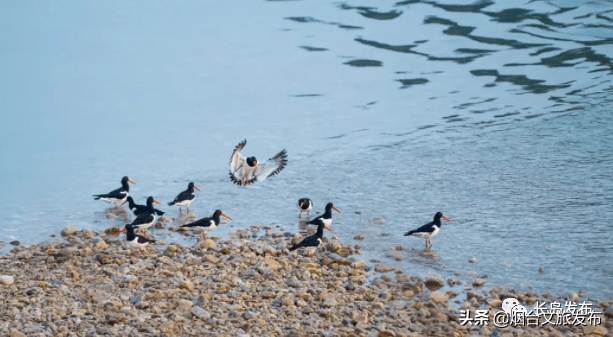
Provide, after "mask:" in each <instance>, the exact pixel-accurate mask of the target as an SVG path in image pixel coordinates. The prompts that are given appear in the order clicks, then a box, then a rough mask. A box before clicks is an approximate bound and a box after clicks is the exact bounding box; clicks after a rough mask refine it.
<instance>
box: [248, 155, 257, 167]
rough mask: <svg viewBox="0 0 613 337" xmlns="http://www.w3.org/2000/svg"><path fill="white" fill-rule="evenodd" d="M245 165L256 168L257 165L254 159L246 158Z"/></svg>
mask: <svg viewBox="0 0 613 337" xmlns="http://www.w3.org/2000/svg"><path fill="white" fill-rule="evenodd" d="M247 165H249V166H250V167H256V166H257V165H258V160H257V159H255V157H247Z"/></svg>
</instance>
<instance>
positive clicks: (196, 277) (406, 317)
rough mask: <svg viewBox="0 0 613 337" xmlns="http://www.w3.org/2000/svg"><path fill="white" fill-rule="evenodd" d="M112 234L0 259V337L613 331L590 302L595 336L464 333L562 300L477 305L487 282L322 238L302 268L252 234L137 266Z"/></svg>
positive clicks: (81, 236) (606, 314) (496, 295)
mask: <svg viewBox="0 0 613 337" xmlns="http://www.w3.org/2000/svg"><path fill="white" fill-rule="evenodd" d="M118 230H119V228H118V227H111V228H109V229H107V230H106V231H105V233H96V232H94V231H92V230H90V229H84V230H81V231H77V230H76V229H74V228H65V229H64V230H63V231H62V236H63V239H62V240H54V241H53V242H43V243H39V244H34V245H31V246H17V247H15V248H13V249H12V250H11V252H10V253H8V254H6V255H4V256H0V265H2V266H3V268H2V269H1V271H0V294H1V295H2V300H1V301H0V303H1V306H2V309H3V310H2V312H3V313H0V321H1V322H2V323H0V333H1V334H2V335H10V336H11V337H19V336H23V335H27V336H70V335H71V334H73V333H76V335H79V336H81V335H88V336H90V335H92V336H95V335H104V334H112V335H125V336H129V335H136V334H138V335H144V336H174V335H181V334H187V335H190V336H191V335H207V334H217V335H227V336H238V335H243V336H247V335H249V336H265V335H269V336H294V335H296V336H299V335H305V334H306V335H356V336H371V335H373V336H423V335H441V336H442V335H446V336H449V335H451V336H453V335H455V336H469V335H484V336H489V335H492V333H493V332H495V333H497V334H498V335H500V336H504V335H508V336H516V335H530V336H534V335H539V334H545V335H550V336H551V335H553V336H556V335H559V336H583V335H588V334H593V335H601V336H602V335H605V334H607V333H609V331H613V318H612V317H611V316H613V301H610V302H592V303H593V308H594V310H595V311H599V312H602V315H601V318H602V321H601V324H600V325H598V326H552V325H547V326H539V327H526V326H518V327H508V328H496V326H494V325H493V322H492V320H491V319H490V323H489V325H488V326H471V325H460V321H459V319H460V309H467V310H471V311H475V310H478V309H488V310H489V315H490V316H492V315H493V314H494V313H495V312H496V311H499V310H501V307H500V305H501V301H502V300H503V299H504V298H506V297H515V298H517V299H518V300H519V301H520V303H522V304H524V305H526V307H531V305H533V303H534V302H536V301H538V302H552V301H554V300H558V301H560V302H562V303H564V301H565V299H564V298H555V297H554V296H553V295H552V294H548V293H545V294H536V293H534V292H521V291H518V290H516V289H511V288H501V287H492V288H491V290H489V291H487V292H485V293H481V292H480V289H482V287H481V286H482V285H483V281H476V282H475V283H473V284H463V283H462V282H461V281H458V280H454V279H453V278H445V277H441V276H434V275H433V276H430V277H428V278H420V277H415V276H410V275H405V274H404V273H403V272H402V271H401V270H398V269H396V268H393V267H385V266H384V265H376V266H373V265H372V264H371V263H367V262H365V261H364V260H363V259H362V258H361V257H360V255H358V254H359V249H356V248H355V247H352V246H349V245H343V244H342V243H341V242H339V241H338V240H336V239H335V238H326V237H324V238H325V239H324V244H323V247H320V248H319V249H318V251H317V253H316V254H315V257H314V258H313V259H309V258H307V257H305V255H306V252H302V251H300V250H299V251H298V253H296V252H292V253H289V252H288V251H287V248H288V244H289V243H290V242H293V241H296V240H299V239H300V238H301V237H302V235H300V234H294V235H288V234H287V233H285V234H284V233H280V232H275V231H274V228H273V227H269V226H264V227H262V228H260V227H258V226H251V227H249V228H247V229H240V230H237V231H234V232H232V233H231V235H232V238H229V239H222V238H219V237H214V238H209V239H206V240H200V241H199V242H198V243H197V244H195V245H192V246H184V245H181V244H168V245H167V246H165V247H162V246H161V245H160V246H156V247H153V248H152V249H151V250H149V251H145V252H143V254H142V255H141V257H140V258H138V259H137V258H135V257H134V253H135V251H133V250H131V249H129V248H126V243H125V239H124V236H123V235H121V236H119V237H118V236H116V235H115V232H116V231H118ZM171 230H172V229H171ZM262 230H263V231H264V233H260V232H261V231H262ZM258 234H261V235H258ZM196 235H199V234H197V233H196ZM58 239H59V238H58ZM162 244H164V242H162ZM160 248H162V249H160ZM356 253H357V254H356ZM10 278H12V281H9V279H10ZM573 300H578V297H576V298H573ZM490 318H491V317H490Z"/></svg>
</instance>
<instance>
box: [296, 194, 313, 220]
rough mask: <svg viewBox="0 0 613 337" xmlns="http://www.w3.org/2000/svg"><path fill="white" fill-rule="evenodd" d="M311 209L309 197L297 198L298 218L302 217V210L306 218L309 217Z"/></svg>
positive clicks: (311, 204)
mask: <svg viewBox="0 0 613 337" xmlns="http://www.w3.org/2000/svg"><path fill="white" fill-rule="evenodd" d="M312 209H313V202H312V201H311V199H309V198H302V199H299V200H298V210H299V211H300V213H299V214H298V217H299V218H302V212H306V214H307V218H308V217H309V213H310V212H311V210H312Z"/></svg>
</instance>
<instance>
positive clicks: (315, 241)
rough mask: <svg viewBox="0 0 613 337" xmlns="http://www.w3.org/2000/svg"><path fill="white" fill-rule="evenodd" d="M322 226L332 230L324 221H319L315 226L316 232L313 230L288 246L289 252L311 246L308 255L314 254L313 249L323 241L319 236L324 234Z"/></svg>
mask: <svg viewBox="0 0 613 337" xmlns="http://www.w3.org/2000/svg"><path fill="white" fill-rule="evenodd" d="M324 228H325V229H326V230H328V231H330V232H331V231H332V230H331V229H330V228H329V227H328V226H327V225H326V224H325V223H323V222H321V223H320V224H319V225H318V226H317V232H315V234H313V235H311V236H308V237H306V238H305V239H304V240H302V241H300V243H299V244H297V245H294V246H292V247H290V248H289V251H290V252H291V251H294V250H296V249H298V248H301V247H308V248H311V249H310V250H309V257H313V256H315V251H316V250H317V247H319V246H320V245H321V243H322V242H323V241H322V240H321V238H322V237H323V235H324Z"/></svg>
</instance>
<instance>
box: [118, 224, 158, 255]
mask: <svg viewBox="0 0 613 337" xmlns="http://www.w3.org/2000/svg"><path fill="white" fill-rule="evenodd" d="M123 232H126V240H127V241H128V246H130V247H132V248H136V249H138V252H137V253H136V258H138V257H139V256H140V253H141V251H142V250H143V249H145V248H146V247H148V246H151V245H154V244H155V240H153V239H149V238H146V237H144V236H140V235H138V234H136V233H135V232H134V227H133V226H132V225H126V226H125V227H124V229H122V230H121V231H120V232H119V233H123Z"/></svg>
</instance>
